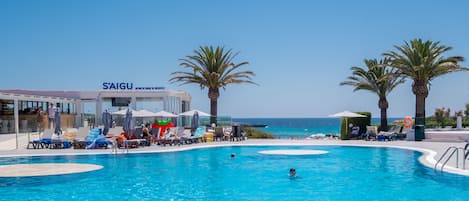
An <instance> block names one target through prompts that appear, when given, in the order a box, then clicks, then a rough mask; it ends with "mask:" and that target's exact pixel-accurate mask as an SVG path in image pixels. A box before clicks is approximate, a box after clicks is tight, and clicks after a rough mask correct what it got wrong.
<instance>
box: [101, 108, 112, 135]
mask: <svg viewBox="0 0 469 201" xmlns="http://www.w3.org/2000/svg"><path fill="white" fill-rule="evenodd" d="M103 124H104V129H103V135H107V133H108V132H109V128H111V127H112V116H111V114H110V113H109V112H108V111H107V110H106V111H104V112H103Z"/></svg>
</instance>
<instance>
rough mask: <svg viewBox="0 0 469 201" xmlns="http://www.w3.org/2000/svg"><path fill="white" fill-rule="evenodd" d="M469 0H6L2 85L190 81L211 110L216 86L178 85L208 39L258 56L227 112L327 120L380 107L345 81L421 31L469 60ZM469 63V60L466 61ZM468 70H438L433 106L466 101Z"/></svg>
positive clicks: (0, 20)
mask: <svg viewBox="0 0 469 201" xmlns="http://www.w3.org/2000/svg"><path fill="white" fill-rule="evenodd" d="M468 10H469V3H468V2H466V1H463V0H460V1H452V0H449V1H423V0H416V1H405V0H394V1H249V0H245V1H244V0H238V1H217V0H214V1H206V0H202V1H189V0H175V1H143V0H142V1H115V0H113V1H111V0H108V1H103V0H97V1H62V0H56V1H49V0H42V1H32V0H31V1H24V0H18V1H9V0H0V27H1V31H0V66H1V74H0V75H1V79H0V88H1V89H44V90H100V88H101V83H102V82H104V81H111V82H121V81H124V82H133V83H135V84H138V85H141V86H164V87H166V88H169V89H175V90H184V91H187V92H188V93H190V94H191V95H192V97H193V100H192V107H193V108H198V109H201V110H205V111H207V112H208V111H209V100H208V98H207V90H201V89H200V88H199V86H196V85H184V86H179V85H178V84H170V83H168V79H169V78H170V73H171V72H174V71H179V70H182V67H180V66H179V63H180V61H179V60H178V59H180V58H183V57H185V56H186V55H190V54H192V52H193V50H194V49H196V48H198V47H199V46H201V45H213V46H218V45H219V46H225V47H226V48H232V49H233V50H234V51H235V52H239V56H238V57H237V59H236V61H238V62H241V61H249V62H250V64H249V65H247V66H245V67H244V68H245V69H249V70H252V71H254V72H256V76H255V77H254V80H255V81H256V82H257V83H258V84H259V86H255V85H232V86H229V87H227V89H226V90H225V91H222V92H221V97H220V99H219V111H218V113H219V114H221V115H231V116H234V117H323V116H327V115H329V114H332V113H335V112H339V111H343V110H351V111H370V112H372V113H373V116H374V117H379V109H378V106H377V102H378V98H377V96H376V95H374V94H371V93H369V92H366V91H360V92H353V91H352V88H351V87H349V86H339V83H340V82H341V81H344V80H345V78H346V77H347V76H349V75H350V74H351V71H350V67H351V66H363V59H365V58H379V57H381V54H382V53H383V52H385V51H389V50H394V48H393V46H394V45H402V44H403V43H404V41H407V40H411V39H414V38H422V39H425V40H427V39H430V40H434V41H440V42H441V43H442V44H444V45H448V46H452V47H453V50H452V51H450V52H449V53H448V55H447V56H454V55H459V56H464V57H465V58H466V59H469V37H467V36H469V26H468V25H469V23H468V22H467V19H469V12H467V11H468ZM462 65H463V66H469V65H468V62H464V63H462ZM468 78H469V72H460V73H454V74H449V75H446V76H443V77H440V78H437V79H435V80H434V81H433V82H432V85H431V91H430V95H429V96H428V98H427V108H426V109H427V115H430V114H432V113H433V111H434V109H435V108H436V107H450V108H451V109H452V110H453V111H454V110H462V109H463V108H464V105H465V104H466V103H468V102H469V88H468V87H467V86H468V84H467V83H468V81H467V80H468ZM411 84H412V81H411V80H408V81H407V82H406V83H405V84H404V85H401V86H400V87H398V88H397V89H396V90H395V91H394V92H393V93H391V94H390V96H389V97H388V99H389V102H390V103H389V104H390V107H389V110H388V114H389V116H391V117H402V116H405V115H412V116H413V115H414V108H415V97H414V95H413V94H412V92H411V88H410V86H411Z"/></svg>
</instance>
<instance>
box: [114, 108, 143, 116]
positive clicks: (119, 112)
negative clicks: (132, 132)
mask: <svg viewBox="0 0 469 201" xmlns="http://www.w3.org/2000/svg"><path fill="white" fill-rule="evenodd" d="M131 111H132V114H134V113H136V112H137V111H136V110H131ZM126 113H127V109H124V110H119V111H117V112H113V113H111V114H115V115H125V114H126Z"/></svg>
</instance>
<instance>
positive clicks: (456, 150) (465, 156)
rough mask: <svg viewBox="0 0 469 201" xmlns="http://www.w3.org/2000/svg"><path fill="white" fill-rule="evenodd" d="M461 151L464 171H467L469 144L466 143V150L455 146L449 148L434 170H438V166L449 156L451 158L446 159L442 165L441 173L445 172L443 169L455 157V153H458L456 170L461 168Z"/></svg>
mask: <svg viewBox="0 0 469 201" xmlns="http://www.w3.org/2000/svg"><path fill="white" fill-rule="evenodd" d="M459 150H461V152H462V156H463V157H462V160H463V162H462V169H463V170H465V169H466V161H467V160H469V142H468V143H466V145H465V146H464V148H462V147H455V146H451V147H448V148H447V149H446V151H445V153H443V155H441V157H440V159H439V160H438V161H437V162H436V164H435V167H434V169H435V170H438V168H437V166H438V164H440V162H441V161H442V160H443V159H444V158H445V157H446V155H447V154H449V156H448V157H446V160H445V161H444V162H443V163H442V165H441V169H440V171H443V168H444V167H445V166H446V164H447V163H448V161H449V160H450V159H451V158H452V157H453V156H454V154H455V153H456V168H459Z"/></svg>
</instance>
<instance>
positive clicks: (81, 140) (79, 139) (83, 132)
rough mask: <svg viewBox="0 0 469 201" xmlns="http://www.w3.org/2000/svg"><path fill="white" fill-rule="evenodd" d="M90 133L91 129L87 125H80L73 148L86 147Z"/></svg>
mask: <svg viewBox="0 0 469 201" xmlns="http://www.w3.org/2000/svg"><path fill="white" fill-rule="evenodd" d="M89 133H90V130H89V129H88V128H85V127H79V128H78V131H77V135H76V136H75V140H74V141H73V148H74V149H85V148H86V145H87V142H86V137H87V136H88V134H89Z"/></svg>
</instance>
